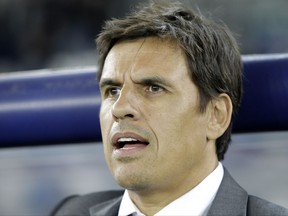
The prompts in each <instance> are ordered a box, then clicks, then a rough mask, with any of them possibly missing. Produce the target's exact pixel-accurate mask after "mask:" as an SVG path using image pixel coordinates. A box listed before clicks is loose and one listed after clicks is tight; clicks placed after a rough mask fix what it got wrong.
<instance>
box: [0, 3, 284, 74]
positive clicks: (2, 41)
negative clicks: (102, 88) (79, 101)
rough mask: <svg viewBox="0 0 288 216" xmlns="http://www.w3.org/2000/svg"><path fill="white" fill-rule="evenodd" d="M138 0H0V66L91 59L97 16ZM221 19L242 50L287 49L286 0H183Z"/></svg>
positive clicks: (56, 64) (75, 62) (120, 12)
mask: <svg viewBox="0 0 288 216" xmlns="http://www.w3.org/2000/svg"><path fill="white" fill-rule="evenodd" d="M138 2H141V0H0V72H8V71H23V70H32V69H41V68H54V67H67V66H69V67H71V66H72V67H73V66H86V65H95V64H96V58H97V56H96V52H95V43H94V40H95V37H96V35H97V34H98V33H99V30H100V28H101V25H102V24H103V20H105V19H108V18H111V17H120V16H123V15H124V14H126V13H127V12H128V11H129V10H130V8H131V7H133V6H134V5H135V4H137V3H138ZM184 2H186V3H187V2H188V3H190V4H191V5H192V6H193V7H194V8H199V9H200V11H201V12H202V13H203V14H205V15H209V16H210V15H211V16H212V17H215V18H218V19H221V20H223V21H224V22H225V23H226V24H227V25H228V26H229V27H230V29H232V31H233V32H234V33H235V35H236V37H237V39H238V41H239V44H240V47H241V52H242V54H251V53H253V54H254V53H283V52H287V51H288V13H287V8H288V1H287V0H274V1H271V0H241V1H240V0H234V1H231V0H190V1H189V0H186V1H184Z"/></svg>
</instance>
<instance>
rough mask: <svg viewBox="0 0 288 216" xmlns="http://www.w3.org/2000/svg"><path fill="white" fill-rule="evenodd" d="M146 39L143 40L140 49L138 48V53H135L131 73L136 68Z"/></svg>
mask: <svg viewBox="0 0 288 216" xmlns="http://www.w3.org/2000/svg"><path fill="white" fill-rule="evenodd" d="M145 41H146V38H143V41H142V42H141V44H140V46H139V48H138V50H137V51H136V53H135V56H134V58H133V65H132V66H131V69H130V74H131V73H132V72H133V70H134V68H135V65H136V59H137V56H138V55H139V53H140V50H141V48H142V47H143V45H144V43H145Z"/></svg>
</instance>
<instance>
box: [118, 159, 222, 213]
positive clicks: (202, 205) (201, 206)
mask: <svg viewBox="0 0 288 216" xmlns="http://www.w3.org/2000/svg"><path fill="white" fill-rule="evenodd" d="M223 175H224V170H223V166H222V164H221V163H220V162H219V164H218V166H217V167H216V169H215V170H214V171H213V172H212V173H210V174H209V175H208V176H207V177H206V178H205V179H204V180H203V181H202V182H200V183H199V184H198V185H197V186H196V187H194V188H193V189H192V190H190V191H188V192H187V193H186V194H184V195H182V196H181V197H179V198H178V199H176V200H174V201H173V202H171V203H170V204H168V205H167V206H165V207H164V208H163V209H161V210H160V211H159V212H158V213H156V214H155V215H158V216H160V215H165V216H169V215H183V216H184V215H206V214H207V212H208V210H209V208H210V206H211V204H212V202H213V200H214V198H215V196H216V193H217V191H218V188H219V186H220V184H221V181H222V179H223ZM135 213H136V214H135ZM130 214H131V215H132V214H134V215H137V216H138V215H144V214H142V213H141V212H140V211H139V210H138V209H137V207H136V206H135V205H134V203H133V202H132V200H131V199H130V197H129V194H128V191H127V190H125V193H124V195H123V198H122V201H121V205H120V209H119V213H118V216H124V215H125V216H127V215H130Z"/></svg>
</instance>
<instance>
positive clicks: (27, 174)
mask: <svg viewBox="0 0 288 216" xmlns="http://www.w3.org/2000/svg"><path fill="white" fill-rule="evenodd" d="M138 2H141V1H140V0H121V1H120V0H118V1H117V0H37V1H36V0H0V73H5V72H15V71H26V70H35V69H42V68H62V67H75V66H95V65H96V61H97V55H96V51H95V43H94V40H95V37H96V35H97V34H98V33H99V30H100V28H101V25H102V24H103V20H105V19H109V18H111V17H121V16H123V15H124V14H125V13H127V12H128V11H129V10H130V9H131V7H133V6H134V5H135V4H137V3H138ZM184 2H186V3H187V2H188V3H191V5H192V6H193V7H194V8H199V9H200V11H201V12H202V13H203V14H205V15H208V16H212V17H214V18H216V19H220V20H222V21H224V22H225V23H226V24H227V25H228V26H229V28H230V29H231V30H232V31H233V32H234V34H235V36H236V38H237V40H238V42H239V45H240V48H241V53H242V54H256V53H257V54H260V53H261V54H266V53H287V52H288V13H287V8H288V1H287V0H274V1H271V0H235V1H231V0H197V1H196V0H190V1H189V0H186V1H184ZM0 121H1V119H0ZM0 136H1V131H0ZM0 145H1V144H0ZM102 150H103V149H102V145H101V143H88V144H87V143H86V144H81V143H80V144H79V145H71V146H70V145H65V146H61V145H59V146H45V147H21V148H4V149H3V148H2V149H0V215H3V216H4V215H5V216H12V215H13V216H26V215H29V216H39V215H41V216H42V215H48V212H49V211H50V210H51V209H52V207H53V206H54V205H55V204H56V203H57V202H58V201H59V200H60V199H62V198H63V197H65V196H67V195H70V194H75V193H76V194H83V193H88V192H93V191H98V190H107V189H116V188H119V187H118V186H117V185H116V183H115V182H114V180H113V179H112V177H111V175H110V173H109V171H108V169H107V167H106V165H105V161H104V158H103V154H102ZM287 155H288V133H287V132H276V133H261V134H242V135H234V136H233V142H232V145H231V148H230V150H229V152H228V154H227V157H226V159H225V165H226V166H227V167H228V169H229V170H230V171H231V173H232V175H233V176H234V177H235V178H236V179H237V180H238V182H239V183H240V184H241V185H242V186H243V187H244V188H246V189H247V190H248V191H249V192H250V193H252V194H254V195H258V196H261V197H263V198H265V199H268V200H270V201H273V202H277V203H278V204H281V205H284V206H286V207H288V184H287V182H288V167H287V164H288V156H287Z"/></svg>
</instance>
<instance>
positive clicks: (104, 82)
mask: <svg viewBox="0 0 288 216" xmlns="http://www.w3.org/2000/svg"><path fill="white" fill-rule="evenodd" d="M133 82H134V83H136V84H138V85H143V86H145V85H146V86H148V85H155V84H158V85H164V86H166V87H172V83H171V82H169V81H167V80H166V79H164V78H162V77H159V76H153V77H145V78H140V79H139V80H133ZM121 85H122V84H121V83H120V82H118V81H115V80H113V79H111V78H103V79H101V80H100V82H99V86H100V88H104V87H105V86H121Z"/></svg>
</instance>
